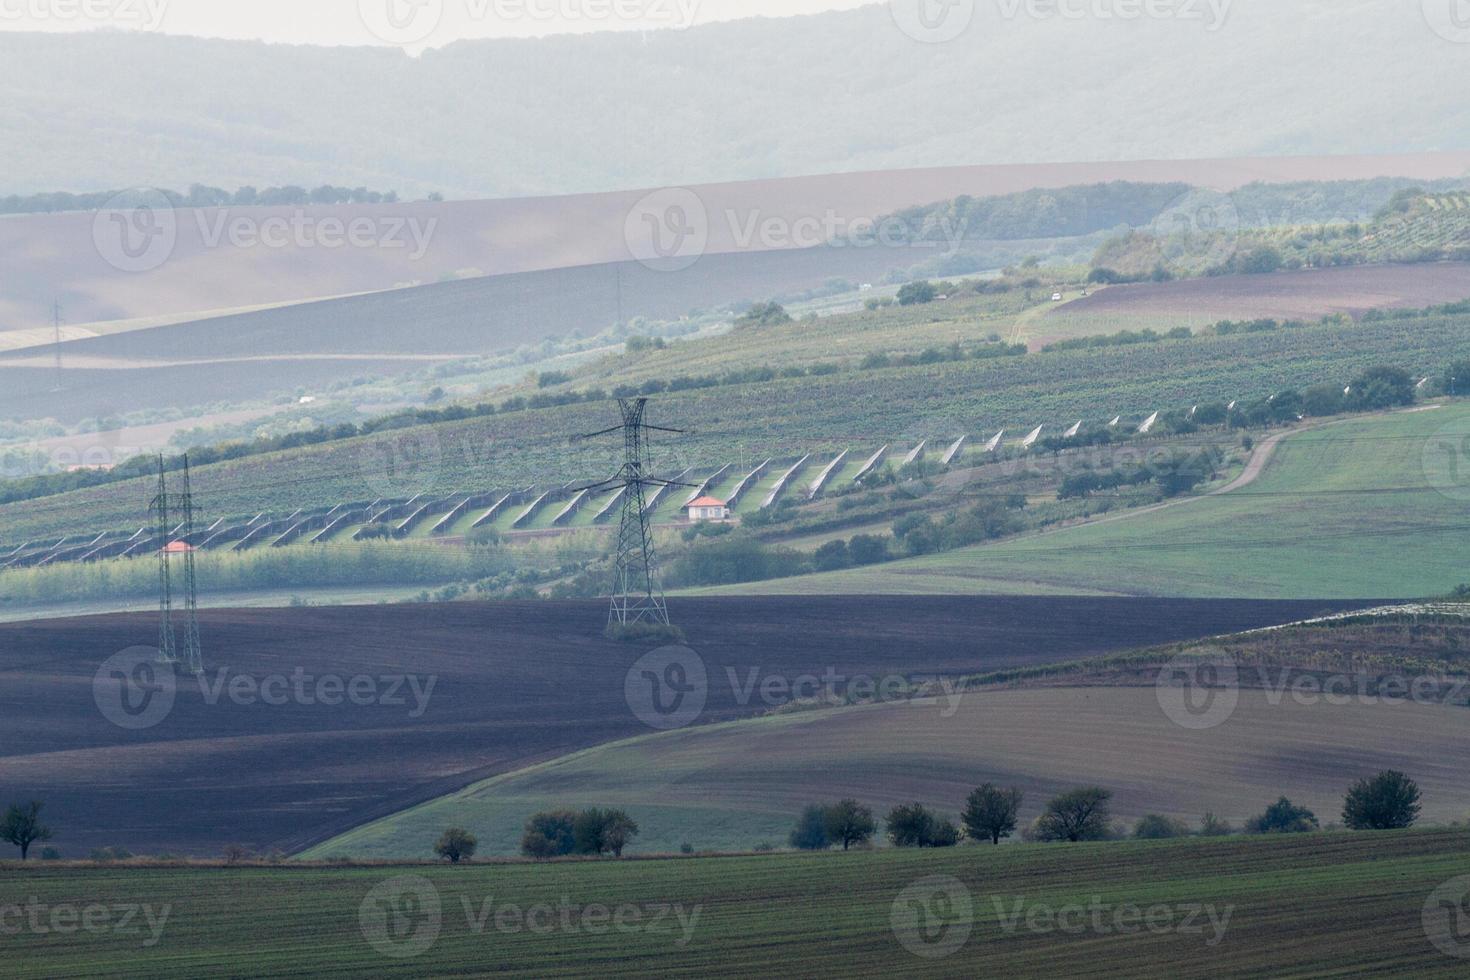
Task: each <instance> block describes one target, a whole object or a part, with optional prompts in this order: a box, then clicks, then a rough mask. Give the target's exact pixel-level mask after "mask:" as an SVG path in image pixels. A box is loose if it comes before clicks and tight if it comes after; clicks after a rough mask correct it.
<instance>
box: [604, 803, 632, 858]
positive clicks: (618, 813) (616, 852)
mask: <svg viewBox="0 0 1470 980" xmlns="http://www.w3.org/2000/svg"><path fill="white" fill-rule="evenodd" d="M637 836H638V824H637V823H635V822H634V821H633V818H632V817H630V816H628V814H627V813H625V812H624V811H622V810H608V811H606V812H605V813H604V814H603V824H602V844H603V846H604V847H606V848H607V850H608V851H609V852H611V853H612V856H613V857H622V856H623V848H625V847H627V846H628V844H630V843H631V842H632V840H633V838H634V837H637Z"/></svg>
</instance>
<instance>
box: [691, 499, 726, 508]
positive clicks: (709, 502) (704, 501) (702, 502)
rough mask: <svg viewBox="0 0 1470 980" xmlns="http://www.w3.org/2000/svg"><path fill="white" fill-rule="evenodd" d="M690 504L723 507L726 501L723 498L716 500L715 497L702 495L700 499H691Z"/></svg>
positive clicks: (692, 505) (693, 505)
mask: <svg viewBox="0 0 1470 980" xmlns="http://www.w3.org/2000/svg"><path fill="white" fill-rule="evenodd" d="M689 506H690V507H723V506H725V502H724V501H723V500H716V499H715V498H714V497H700V498H699V499H698V500H691V501H689Z"/></svg>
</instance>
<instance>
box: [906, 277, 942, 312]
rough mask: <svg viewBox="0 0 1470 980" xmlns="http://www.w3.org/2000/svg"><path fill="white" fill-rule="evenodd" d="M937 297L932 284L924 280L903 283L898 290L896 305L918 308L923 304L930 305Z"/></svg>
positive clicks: (936, 291)
mask: <svg viewBox="0 0 1470 980" xmlns="http://www.w3.org/2000/svg"><path fill="white" fill-rule="evenodd" d="M938 295H939V291H938V290H936V289H935V288H934V284H933V283H932V282H929V281H927V280H924V279H919V280H916V281H914V282H910V283H905V284H904V285H903V286H902V287H901V288H900V289H899V290H898V304H899V305H900V306H918V305H921V304H923V303H932V302H934V298H935V297H936V296H938Z"/></svg>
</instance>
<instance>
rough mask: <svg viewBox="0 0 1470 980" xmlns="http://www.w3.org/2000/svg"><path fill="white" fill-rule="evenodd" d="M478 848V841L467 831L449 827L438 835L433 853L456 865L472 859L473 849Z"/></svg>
mask: <svg viewBox="0 0 1470 980" xmlns="http://www.w3.org/2000/svg"><path fill="white" fill-rule="evenodd" d="M479 846H480V842H479V840H477V839H476V838H475V835H474V834H472V833H470V832H469V831H468V830H464V829H462V828H460V827H450V828H449V829H448V830H446V831H444V833H443V834H442V835H440V837H439V842H438V843H437V844H435V845H434V853H435V854H437V855H439V856H440V857H442V858H444V859H445V860H446V861H448V862H449V863H451V864H458V863H459V862H460V861H468V860H469V859H470V858H472V857H474V856H475V848H477V847H479Z"/></svg>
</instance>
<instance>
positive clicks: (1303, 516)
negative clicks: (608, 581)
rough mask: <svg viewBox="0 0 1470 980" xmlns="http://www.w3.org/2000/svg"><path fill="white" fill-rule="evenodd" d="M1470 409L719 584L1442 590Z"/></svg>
mask: <svg viewBox="0 0 1470 980" xmlns="http://www.w3.org/2000/svg"><path fill="white" fill-rule="evenodd" d="M1467 427H1470V407H1467V406H1466V405H1464V404H1463V403H1459V402H1455V403H1451V404H1450V405H1447V406H1444V407H1434V408H1432V409H1431V410H1427V411H1426V410H1419V411H1411V412H1406V413H1398V414H1392V415H1387V416H1377V417H1369V418H1357V419H1348V420H1344V421H1338V422H1330V423H1327V424H1324V425H1321V426H1319V427H1317V428H1314V429H1310V430H1308V431H1305V432H1301V433H1297V434H1293V435H1291V436H1290V437H1288V438H1286V439H1284V440H1282V441H1281V442H1280V444H1279V445H1278V446H1277V447H1276V448H1275V451H1274V454H1273V455H1272V456H1271V458H1270V462H1269V465H1267V466H1266V467H1265V470H1264V472H1262V473H1261V475H1260V477H1259V479H1257V480H1256V481H1255V482H1253V483H1251V484H1250V485H1249V486H1246V487H1242V488H1240V489H1237V490H1234V491H1232V492H1230V493H1226V494H1223V495H1218V496H1210V497H1200V498H1193V499H1188V500H1182V501H1179V502H1177V503H1176V504H1174V505H1172V506H1168V507H1166V508H1163V509H1159V510H1154V511H1151V512H1138V513H1134V514H1124V515H1115V516H1114V517H1111V518H1104V519H1102V520H1099V521H1097V522H1095V523H1092V524H1090V525H1082V526H1077V527H1070V528H1064V529H1059V530H1055V531H1051V532H1046V533H1042V534H1039V535H1034V536H1029V537H1024V538H1017V539H1014V540H1010V541H1004V542H1000V543H997V544H993V545H982V546H979V547H974V548H966V549H961V550H958V551H952V552H948V553H946V554H941V555H934V556H927V557H922V558H912V559H907V560H904V561H899V562H894V563H892V564H888V565H882V566H875V567H871V568H866V569H858V570H854V571H845V572H834V573H828V574H823V575H814V576H807V577H804V578H801V579H789V580H784V581H775V582H764V583H758V584H755V585H749V586H736V587H730V588H729V589H725V590H719V591H728V592H740V593H794V592H800V593H806V594H818V593H829V594H830V593H858V594H870V593H906V594H914V593H921V592H929V593H938V594H969V593H986V592H989V591H991V590H992V589H994V588H997V587H1002V588H1006V589H1007V590H1008V591H1010V590H1021V591H1027V592H1037V593H1045V592H1047V591H1049V590H1051V589H1056V588H1085V589H1106V590H1110V591H1118V592H1127V593H1132V594H1140V595H1148V594H1168V595H1196V596H1210V595H1215V596H1223V595H1231V596H1257V597H1262V598H1264V597H1276V598H1286V597H1291V596H1306V595H1311V596H1352V595H1358V596H1366V595H1383V594H1387V595H1389V596H1392V597H1405V598H1415V597H1424V596H1432V595H1441V594H1444V593H1445V592H1448V591H1449V590H1450V589H1452V588H1454V587H1455V586H1456V585H1457V584H1458V583H1460V582H1462V581H1464V580H1465V579H1466V578H1467V574H1466V569H1465V565H1464V560H1463V558H1464V555H1465V553H1466V549H1467V548H1470V525H1467V524H1466V523H1465V520H1464V499H1465V496H1466V488H1465V484H1464V460H1463V458H1462V454H1461V449H1460V442H1461V439H1462V438H1463V436H1462V433H1464V432H1466V431H1467Z"/></svg>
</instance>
